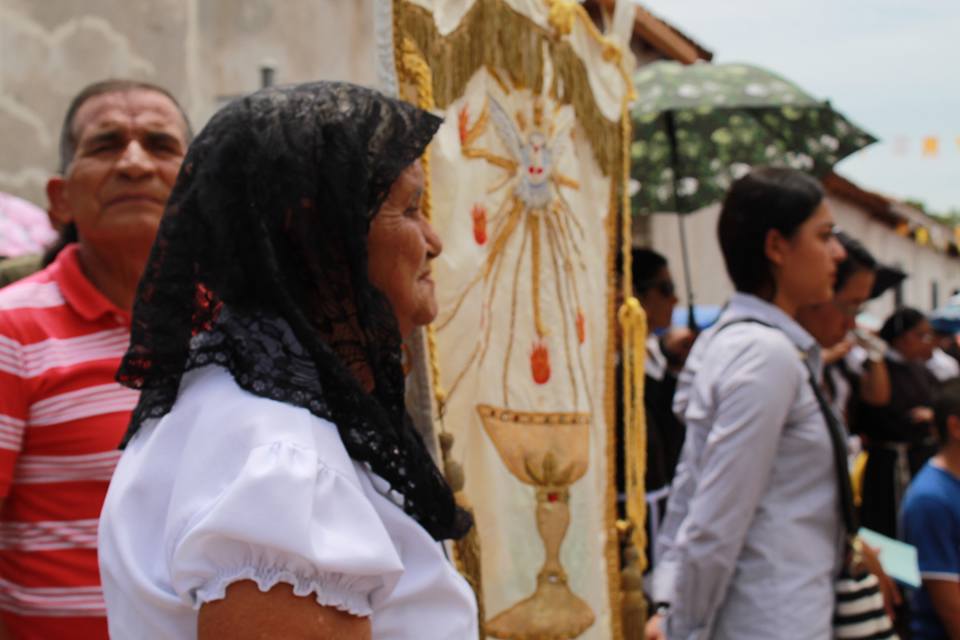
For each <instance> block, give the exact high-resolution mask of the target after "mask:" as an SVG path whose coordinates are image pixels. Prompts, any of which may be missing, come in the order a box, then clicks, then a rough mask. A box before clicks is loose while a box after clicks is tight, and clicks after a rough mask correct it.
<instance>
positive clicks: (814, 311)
mask: <svg viewBox="0 0 960 640" xmlns="http://www.w3.org/2000/svg"><path fill="white" fill-rule="evenodd" d="M875 279H876V276H875V274H874V272H873V271H867V270H860V271H857V272H855V273H853V274H852V275H851V276H850V277H849V278H848V279H847V281H846V282H845V283H844V285H843V287H841V288H840V290H839V291H837V292H836V293H835V294H834V296H833V300H831V301H830V302H824V303H822V304H815V305H810V306H807V307H801V308H800V310H799V311H798V312H797V321H798V322H800V324H801V325H803V328H804V329H806V330H807V331H809V332H810V334H811V335H812V336H813V337H814V338H816V339H817V342H819V343H820V346H822V347H823V348H825V349H829V348H830V347H832V346H834V345H836V344H837V343H838V342H840V341H841V340H843V339H844V338H845V337H846V335H847V334H848V333H849V332H850V331H851V330H853V329H854V328H855V327H856V326H857V316H858V315H859V314H860V312H861V311H862V310H863V305H865V304H866V303H867V301H868V300H869V299H870V291H871V290H872V289H873V282H874V280H875Z"/></svg>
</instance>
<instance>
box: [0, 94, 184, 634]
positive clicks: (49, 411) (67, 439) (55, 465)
mask: <svg viewBox="0 0 960 640" xmlns="http://www.w3.org/2000/svg"><path fill="white" fill-rule="evenodd" d="M189 137H190V129H189V124H188V122H187V119H186V116H185V115H184V113H183V111H182V109H181V108H180V106H179V105H178V104H177V103H176V101H175V100H174V99H173V97H172V96H170V94H169V93H167V92H166V91H165V90H164V89H161V88H160V87H156V86H153V85H149V84H145V83H139V82H132V81H125V80H120V81H118V80H110V81H105V82H100V83H96V84H94V85H90V86H89V87H87V88H86V89H84V90H83V91H81V92H80V93H79V94H78V95H77V96H76V97H75V98H74V100H73V102H72V103H71V105H70V107H69V109H68V110H67V115H66V118H65V120H64V125H63V130H62V132H61V138H60V164H61V166H60V174H59V175H57V176H54V177H53V178H51V179H50V181H49V182H48V184H47V195H48V198H49V201H50V215H51V217H52V218H53V219H54V221H56V222H58V223H59V224H60V225H62V226H63V228H64V229H65V232H64V235H63V236H62V237H63V238H65V239H73V238H75V239H76V241H75V242H68V243H65V246H64V247H63V249H62V250H61V251H60V252H59V253H58V254H57V256H56V258H55V259H54V260H53V262H52V263H51V264H50V265H49V266H48V267H47V268H45V269H44V270H42V271H40V272H38V273H36V274H34V275H33V276H30V277H29V278H27V279H25V280H21V281H20V282H17V283H15V284H12V285H10V286H9V287H6V288H4V289H2V290H0V497H2V502H0V614H2V624H0V639H2V638H4V637H9V638H23V639H27V638H38V639H39V638H57V639H70V638H77V639H83V640H90V639H96V638H107V625H106V618H105V610H104V604H103V596H102V594H101V591H100V577H99V573H98V569H97V552H96V542H97V519H98V517H99V514H100V508H101V506H102V503H103V499H104V496H105V494H106V491H107V485H108V483H109V481H110V476H111V474H112V473H113V468H114V466H115V464H116V462H117V459H118V458H119V452H118V451H117V445H118V443H119V442H120V438H121V437H122V435H123V433H124V431H125V429H126V425H127V421H128V419H129V416H130V411H131V410H132V409H133V407H134V405H135V404H136V401H137V396H136V393H135V392H133V391H131V390H129V389H126V388H124V387H122V386H120V385H119V384H118V383H117V382H115V380H114V375H115V373H116V369H117V366H118V365H119V361H120V357H121V356H122V355H123V353H124V351H125V350H126V347H127V343H128V341H129V337H130V310H131V308H132V305H133V300H134V296H135V294H136V286H137V282H138V281H139V279H140V275H141V273H142V272H143V269H144V265H145V264H146V261H147V257H148V255H149V252H150V248H151V246H152V243H153V239H154V237H155V235H156V230H157V226H158V224H159V221H160V217H161V214H162V213H163V208H164V205H165V203H166V200H167V197H168V196H169V194H170V189H171V188H172V186H173V183H174V181H175V179H176V175H177V172H178V171H179V168H180V163H181V162H182V160H183V156H184V153H185V152H186V147H187V143H188V141H189Z"/></svg>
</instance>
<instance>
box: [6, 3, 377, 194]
mask: <svg viewBox="0 0 960 640" xmlns="http://www.w3.org/2000/svg"><path fill="white" fill-rule="evenodd" d="M374 53H375V45H374V20H373V0H283V2H277V1H276V0H149V2H131V1H129V0H82V1H77V0H0V191H7V192H9V193H13V194H16V195H19V196H21V197H23V198H26V199H28V200H31V201H33V202H35V203H36V204H38V205H40V206H45V205H46V196H45V195H44V185H45V184H46V181H47V178H48V177H49V176H50V173H51V172H52V171H54V170H55V169H56V166H57V139H58V136H59V131H60V125H61V121H62V118H63V113H64V111H65V110H66V107H67V104H68V103H69V101H70V98H71V97H72V96H73V95H74V94H75V93H76V92H77V91H78V90H80V89H81V88H82V87H83V86H85V85H87V84H89V83H91V82H95V81H97V80H102V79H105V78H109V77H127V78H135V79H139V80H147V81H150V82H153V83H156V84H159V85H161V86H163V87H166V88H167V89H169V90H170V91H171V92H172V93H173V94H174V95H175V96H177V98H178V100H180V101H181V103H182V105H183V107H184V109H185V110H186V111H187V113H188V114H189V115H190V117H191V120H192V121H193V125H194V127H195V129H199V128H200V127H201V126H202V125H203V123H204V122H206V120H207V119H208V118H209V117H210V115H211V114H212V113H213V112H214V111H215V110H216V109H217V108H218V107H219V106H220V105H222V104H223V103H224V102H226V101H227V100H229V99H230V98H231V97H233V96H236V95H240V94H244V93H248V92H250V91H253V90H255V89H257V88H259V87H260V68H261V66H262V65H264V64H269V65H271V66H273V67H274V68H275V69H276V72H275V80H276V82H278V83H289V82H305V81H309V80H321V79H326V80H351V81H353V82H358V83H361V84H370V85H373V84H375V82H376V66H375V58H374Z"/></svg>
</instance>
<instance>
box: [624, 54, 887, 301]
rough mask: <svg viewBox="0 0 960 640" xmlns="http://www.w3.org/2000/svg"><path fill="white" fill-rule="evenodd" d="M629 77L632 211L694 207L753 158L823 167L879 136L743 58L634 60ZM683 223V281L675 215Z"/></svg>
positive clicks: (817, 170) (719, 192)
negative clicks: (636, 64) (741, 60)
mask: <svg viewBox="0 0 960 640" xmlns="http://www.w3.org/2000/svg"><path fill="white" fill-rule="evenodd" d="M633 82H634V87H635V89H636V92H637V101H636V102H635V103H634V105H633V107H632V109H631V117H632V119H633V144H632V146H631V150H630V151H631V169H630V176H631V178H632V180H631V189H632V191H633V197H632V208H633V213H634V214H635V215H636V214H649V213H653V212H658V211H670V212H677V213H680V214H685V213H689V212H691V211H696V210H697V209H700V208H702V207H705V206H707V205H709V204H712V203H714V202H717V201H718V200H721V199H722V198H723V195H724V193H726V190H727V187H729V186H730V183H731V182H733V181H734V180H735V179H736V178H738V177H740V176H741V175H743V174H744V173H746V172H747V171H749V170H750V167H751V166H754V165H769V166H783V167H793V168H795V169H801V170H804V171H807V172H809V173H811V174H813V175H816V176H822V175H824V174H825V173H827V172H828V171H829V170H830V169H831V168H832V167H833V165H835V164H836V163H837V162H839V161H840V160H841V159H843V158H845V157H846V156H848V155H850V154H851V153H853V152H855V151H857V150H859V149H862V148H863V147H865V146H867V145H868V144H871V143H872V142H875V141H876V139H875V138H874V137H873V136H872V135H870V134H869V133H867V132H865V131H864V130H862V129H860V128H859V127H857V126H856V125H854V124H852V123H851V122H850V121H848V120H847V119H846V118H844V117H843V116H842V115H840V114H839V113H837V112H836V111H834V110H833V108H832V107H831V106H830V103H829V102H821V101H819V100H816V99H814V98H812V97H811V96H810V95H808V94H807V93H805V92H804V91H802V90H801V89H800V88H799V87H797V86H796V85H795V84H793V83H791V82H788V81H786V80H784V79H783V78H781V77H780V76H778V75H776V74H774V73H771V72H769V71H766V70H764V69H760V68H758V67H753V66H750V65H745V64H707V63H697V64H693V65H682V64H680V63H677V62H655V63H653V64H649V65H646V66H644V67H641V68H640V69H639V70H638V71H637V73H636V74H635V75H634V78H633ZM680 230H681V236H680V239H681V243H682V245H683V246H682V249H683V259H684V268H685V272H686V276H687V291H690V277H689V273H690V270H689V268H688V264H687V262H688V258H687V252H686V238H685V236H684V234H683V223H682V219H681V223H680ZM691 304H692V295H691ZM691 317H692V314H691Z"/></svg>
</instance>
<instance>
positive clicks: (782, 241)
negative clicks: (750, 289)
mask: <svg viewBox="0 0 960 640" xmlns="http://www.w3.org/2000/svg"><path fill="white" fill-rule="evenodd" d="M786 248H787V239H786V238H784V237H783V234H782V233H780V232H779V231H777V230H776V229H771V230H770V231H767V236H766V237H765V238H764V239H763V252H764V253H765V254H766V256H767V260H769V261H770V263H771V264H773V265H775V266H778V267H779V266H780V265H782V264H783V256H784V253H785V250H786Z"/></svg>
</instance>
